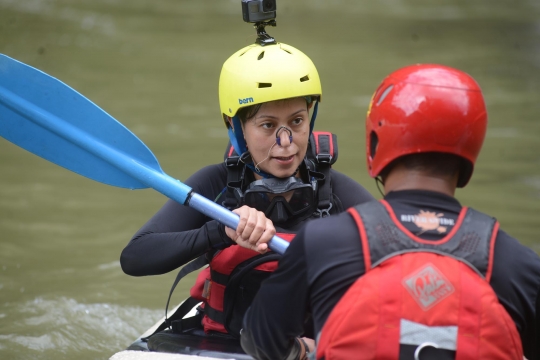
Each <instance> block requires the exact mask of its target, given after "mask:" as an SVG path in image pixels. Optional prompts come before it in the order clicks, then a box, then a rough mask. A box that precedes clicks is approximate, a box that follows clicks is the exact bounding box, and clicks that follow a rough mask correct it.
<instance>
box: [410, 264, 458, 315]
mask: <svg viewBox="0 0 540 360" xmlns="http://www.w3.org/2000/svg"><path fill="white" fill-rule="evenodd" d="M402 284H403V286H405V288H406V289H407V290H408V291H409V294H411V296H412V297H413V298H414V300H416V302H417V303H418V305H420V307H421V308H422V309H423V310H424V311H427V310H429V309H430V308H431V307H433V306H434V305H435V304H437V303H438V302H440V301H441V300H443V299H444V298H446V297H448V296H449V295H450V294H452V293H453V292H454V287H453V286H452V283H451V282H450V281H448V279H447V278H446V277H444V275H443V274H442V273H441V271H440V270H438V269H437V268H436V267H435V265H433V264H427V265H426V266H424V267H422V268H421V269H420V270H418V271H416V272H415V273H414V274H412V275H409V276H408V277H406V278H404V279H403V282H402Z"/></svg>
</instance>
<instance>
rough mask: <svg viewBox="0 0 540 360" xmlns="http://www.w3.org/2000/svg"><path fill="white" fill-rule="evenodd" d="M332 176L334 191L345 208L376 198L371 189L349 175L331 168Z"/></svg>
mask: <svg viewBox="0 0 540 360" xmlns="http://www.w3.org/2000/svg"><path fill="white" fill-rule="evenodd" d="M330 176H331V178H332V191H333V193H334V195H335V196H336V197H337V198H338V199H339V200H340V201H341V204H342V206H343V210H346V209H348V208H350V207H351V206H355V205H359V204H362V203H365V202H367V201H371V200H374V199H375V198H374V197H373V195H371V194H370V193H369V191H367V190H366V189H365V188H364V187H363V186H362V185H360V184H359V183H358V182H356V181H354V180H353V179H351V178H350V177H348V176H347V175H345V174H342V173H340V172H339V171H336V170H330Z"/></svg>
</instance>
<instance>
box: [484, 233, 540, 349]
mask: <svg viewBox="0 0 540 360" xmlns="http://www.w3.org/2000/svg"><path fill="white" fill-rule="evenodd" d="M490 285H491V286H492V287H493V289H494V290H495V292H496V293H497V296H498V298H499V301H500V302H501V304H502V305H503V306H504V307H505V309H506V311H508V313H509V314H510V316H511V317H512V319H513V320H514V322H515V323H516V326H517V329H518V331H519V334H520V336H521V342H522V345H523V353H524V355H525V357H526V358H527V359H529V360H532V359H540V340H539V339H540V327H539V326H540V298H539V296H540V258H539V257H538V255H537V254H536V253H535V252H534V251H533V250H531V249H529V248H527V247H525V246H523V245H521V244H520V243H519V242H518V241H517V240H516V239H514V238H512V237H511V236H509V235H508V234H506V233H505V232H504V231H499V233H498V235H497V239H496V242H495V251H494V255H493V273H492V276H491V281H490Z"/></svg>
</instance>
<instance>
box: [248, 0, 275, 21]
mask: <svg viewBox="0 0 540 360" xmlns="http://www.w3.org/2000/svg"><path fill="white" fill-rule="evenodd" d="M242 16H243V17H244V21H245V22H251V23H257V22H261V21H268V20H273V19H275V18H276V0H242Z"/></svg>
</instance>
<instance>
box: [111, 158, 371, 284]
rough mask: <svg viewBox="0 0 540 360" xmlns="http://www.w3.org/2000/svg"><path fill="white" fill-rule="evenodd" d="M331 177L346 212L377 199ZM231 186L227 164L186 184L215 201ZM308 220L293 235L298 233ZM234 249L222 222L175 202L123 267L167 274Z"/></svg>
mask: <svg viewBox="0 0 540 360" xmlns="http://www.w3.org/2000/svg"><path fill="white" fill-rule="evenodd" d="M248 171H249V170H248ZM330 175H331V178H332V191H333V194H334V195H335V196H336V197H337V198H338V199H339V200H340V201H341V203H342V205H343V209H347V208H349V207H351V206H354V205H357V204H360V203H363V202H366V201H370V200H373V196H371V194H370V193H369V192H368V191H367V190H366V189H364V188H363V187H362V186H361V185H360V184H358V183H357V182H355V181H354V180H352V179H351V178H349V177H347V176H345V175H344V174H342V173H340V172H338V171H335V170H330ZM226 181H227V170H226V167H225V165H224V163H220V164H215V165H210V166H207V167H205V168H203V169H201V170H199V171H198V172H196V173H195V174H194V175H192V176H191V177H190V178H189V179H187V180H186V181H185V184H186V185H188V186H190V187H191V188H193V190H194V191H195V192H196V193H198V194H200V195H202V196H204V197H206V198H208V199H210V200H214V199H216V197H217V196H218V195H219V194H220V193H221V191H222V190H223V189H224V188H225V185H226ZM306 221H308V220H306ZM306 221H304V222H301V223H300V224H297V225H295V226H294V229H287V230H292V231H294V230H297V229H299V228H300V227H301V226H302V225H303V224H304V223H305V222H306ZM278 230H279V229H278ZM232 244H233V243H232V241H231V240H230V239H229V238H228V237H227V236H226V234H225V228H224V226H223V225H221V224H219V223H218V222H217V221H216V220H211V219H210V218H208V217H206V216H205V215H203V214H201V213H199V212H197V211H196V210H194V209H191V208H189V207H187V206H183V205H180V204H179V203H177V202H176V201H173V200H169V201H167V202H166V203H165V205H164V206H163V207H162V208H161V209H160V210H159V211H158V212H157V213H156V214H155V215H154V216H153V217H152V218H151V219H150V220H148V222H147V223H146V224H144V225H143V227H142V228H141V229H140V230H139V231H137V233H136V234H135V235H134V236H133V238H132V239H131V241H130V242H129V244H128V245H127V246H126V247H125V248H124V250H123V251H122V254H121V256H120V264H121V265H122V269H123V270H124V272H125V273H126V274H128V275H132V276H145V275H157V274H164V273H167V272H169V271H172V270H175V269H177V268H178V267H180V266H182V265H184V264H186V263H188V262H189V261H191V260H193V259H195V258H197V257H199V256H200V255H202V254H204V253H206V252H208V251H209V250H211V249H214V248H223V247H226V246H231V245H232ZM233 246H236V245H233Z"/></svg>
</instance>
